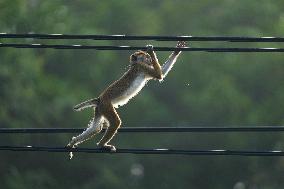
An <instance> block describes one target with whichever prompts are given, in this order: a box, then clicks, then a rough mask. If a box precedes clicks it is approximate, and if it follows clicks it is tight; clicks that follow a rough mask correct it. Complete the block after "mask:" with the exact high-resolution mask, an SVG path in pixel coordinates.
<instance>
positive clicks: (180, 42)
mask: <svg viewBox="0 0 284 189" xmlns="http://www.w3.org/2000/svg"><path fill="white" fill-rule="evenodd" d="M176 47H177V48H183V47H187V45H186V42H185V41H179V42H178V43H177V45H176ZM179 52H180V51H179V50H176V51H174V53H175V54H178V53H179Z"/></svg>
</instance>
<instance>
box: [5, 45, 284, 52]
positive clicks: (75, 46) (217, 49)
mask: <svg viewBox="0 0 284 189" xmlns="http://www.w3.org/2000/svg"><path fill="white" fill-rule="evenodd" d="M0 48H31V49H42V48H52V49H93V50H147V47H138V46H98V45H46V44H22V43H0ZM154 50H155V51H191V52H284V48H192V47H182V48H180V47H179V48H177V47H154Z"/></svg>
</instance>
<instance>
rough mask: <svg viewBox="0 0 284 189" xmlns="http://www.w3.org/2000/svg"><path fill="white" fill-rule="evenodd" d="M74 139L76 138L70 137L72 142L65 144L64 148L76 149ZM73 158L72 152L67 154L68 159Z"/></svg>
mask: <svg viewBox="0 0 284 189" xmlns="http://www.w3.org/2000/svg"><path fill="white" fill-rule="evenodd" d="M75 138H76V137H72V140H71V141H70V142H69V143H68V144H67V146H65V148H68V149H72V148H76V147H77V145H76V143H75ZM73 156H74V155H73V152H69V157H70V159H72V158H73Z"/></svg>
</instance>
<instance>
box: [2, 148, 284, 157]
mask: <svg viewBox="0 0 284 189" xmlns="http://www.w3.org/2000/svg"><path fill="white" fill-rule="evenodd" d="M0 151H21V152H23V151H26V152H27V151H30V152H31V151H33V152H79V153H109V154H159V155H170V154H171V155H190V156H195V155H199V156H200V155H202V156H212V155H213V156H216V155H218V156H284V151H278V150H274V151H244V150H176V149H117V150H116V152H110V151H108V150H105V149H100V148H66V147H46V146H0Z"/></svg>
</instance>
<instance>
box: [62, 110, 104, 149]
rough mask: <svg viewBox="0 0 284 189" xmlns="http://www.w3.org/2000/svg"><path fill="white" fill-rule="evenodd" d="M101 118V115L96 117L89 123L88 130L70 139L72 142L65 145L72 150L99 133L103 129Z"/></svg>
mask: <svg viewBox="0 0 284 189" xmlns="http://www.w3.org/2000/svg"><path fill="white" fill-rule="evenodd" d="M103 119H104V118H103V117H102V116H101V115H96V116H95V117H94V118H93V119H92V120H91V121H90V123H89V125H88V128H87V129H86V130H85V131H84V132H83V133H81V134H80V135H78V136H76V137H72V140H71V141H70V142H69V144H68V145H67V146H68V147H71V148H73V147H74V146H76V145H78V144H80V143H82V142H84V141H86V140H88V139H90V138H92V137H93V136H94V135H96V134H97V133H99V132H100V131H101V130H102V127H103Z"/></svg>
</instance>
